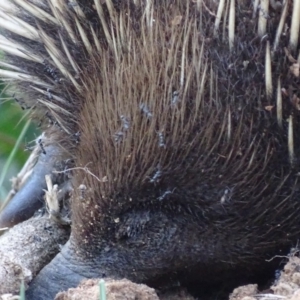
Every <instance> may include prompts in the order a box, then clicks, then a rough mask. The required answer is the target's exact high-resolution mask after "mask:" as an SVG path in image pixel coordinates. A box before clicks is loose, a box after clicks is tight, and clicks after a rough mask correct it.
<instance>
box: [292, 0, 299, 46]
mask: <svg viewBox="0 0 300 300" xmlns="http://www.w3.org/2000/svg"><path fill="white" fill-rule="evenodd" d="M299 27H300V0H294V1H293V15H292V22H291V35H290V47H291V49H292V50H296V48H297V46H298V38H299Z"/></svg>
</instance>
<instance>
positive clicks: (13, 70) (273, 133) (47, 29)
mask: <svg viewBox="0 0 300 300" xmlns="http://www.w3.org/2000/svg"><path fill="white" fill-rule="evenodd" d="M299 16H300V2H299V1H298V0H294V1H283V2H280V1H279V2H276V3H273V2H270V3H269V1H265V0H264V1H263V0H261V1H259V0H257V1H254V2H253V1H250V0H244V1H234V0H231V1H229V0H219V1H202V0H199V1H189V0H188V1H181V0H165V1H154V0H153V1H151V0H149V1H145V0H132V1H130V0H128V1H114V0H105V1H100V0H94V1H79V0H77V1H72V2H70V1H60V0H48V1H36V0H27V1H25V0H13V1H11V2H8V1H3V0H1V3H0V26H1V27H3V31H2V35H1V37H0V49H2V50H4V51H5V52H6V53H7V56H6V60H5V61H4V62H2V63H1V64H2V65H3V66H4V67H5V70H0V75H1V77H2V78H3V79H4V80H5V81H8V82H9V83H11V84H12V86H13V87H14V88H15V89H14V92H15V97H16V98H17V99H19V100H18V101H19V102H21V104H22V105H23V106H26V108H29V109H30V110H31V113H32V116H33V117H34V118H36V119H38V120H39V121H42V126H43V129H44V131H45V136H46V138H45V141H44V145H43V146H41V147H42V149H41V154H40V156H41V157H43V155H47V151H48V148H47V147H49V149H52V148H51V147H55V149H58V150H55V151H54V150H53V151H52V152H51V151H50V156H51V159H53V158H52V156H54V158H55V157H56V156H57V160H56V161H55V159H54V160H52V162H53V165H55V166H56V167H55V168H56V170H57V169H58V171H61V172H64V170H65V167H64V166H65V164H67V163H66V162H69V161H71V160H72V161H74V163H73V165H72V166H71V168H70V169H72V186H73V194H72V203H71V210H72V234H71V237H70V240H69V242H68V243H67V245H66V246H65V247H64V248H63V250H62V253H60V254H58V256H57V257H56V258H55V259H54V260H53V261H52V262H51V263H50V264H49V265H48V266H47V267H45V269H43V270H42V271H41V273H40V274H39V275H38V276H37V278H36V279H35V281H34V282H33V284H32V286H31V287H30V288H29V291H28V296H29V297H30V299H52V298H53V296H54V295H55V293H56V292H58V291H60V290H64V289H66V288H68V287H71V286H76V285H77V284H78V282H79V281H80V280H81V279H82V278H88V277H103V276H109V277H115V278H122V277H127V278H129V279H131V280H133V281H136V282H146V283H149V282H152V283H153V282H156V281H157V280H158V279H159V278H161V277H165V278H168V277H170V276H172V277H175V278H176V276H179V275H180V276H182V275H185V274H186V273H187V272H190V271H191V270H196V271H197V273H196V274H197V278H199V280H200V281H201V279H202V280H203V281H204V280H205V279H207V278H209V274H210V275H212V277H211V278H217V279H218V280H224V281H226V278H227V274H228V273H226V272H230V271H232V270H234V271H237V270H243V272H244V271H245V270H250V271H255V270H258V269H259V268H261V266H262V263H263V262H265V260H266V259H267V258H271V257H272V256H273V255H274V254H277V253H278V252H279V251H281V250H282V249H288V248H289V247H290V246H291V245H293V244H294V243H296V241H297V239H299V233H300V230H299V221H298V215H299V212H300V205H299V196H300V191H299V186H298V185H299V183H298V181H299V177H298V171H299V170H298V168H299V161H298V159H299V150H300V149H299V146H300V145H299V140H300V139H299V138H300V136H299V130H296V129H297V128H298V126H299V124H298V123H299V101H300V100H299V98H298V97H300V95H299V92H300V89H299V61H298V50H299V45H298V40H299V26H300V19H299V18H300V17H299ZM56 151H58V154H57V155H56V153H57V152H56ZM52 153H54V155H52ZM41 163H42V159H41ZM57 166H61V167H57ZM43 176H44V174H43ZM43 176H41V177H43ZM40 180H41V182H42V181H44V178H41V179H40ZM43 185H45V184H41V186H43ZM80 187H81V188H80ZM83 187H84V188H83ZM24 189H25V190H26V189H27V191H28V187H26V186H25V187H24ZM41 190H42V188H41ZM29 192H30V190H29ZM17 197H18V195H16V199H17ZM24 198H26V197H23V198H22V199H23V200H22V201H25V202H24V203H26V201H27V200H26V199H24ZM12 203H13V204H12V206H11V207H12V208H13V209H10V210H9V212H7V211H5V210H4V212H2V221H1V218H0V221H1V222H2V223H1V224H2V225H7V222H8V223H9V222H10V221H9V220H10V219H12V218H15V215H18V211H17V208H18V205H19V204H16V203H15V201H14V200H13V201H12ZM28 211H30V208H28ZM30 213H31V211H30ZM30 213H29V214H30ZM4 219H5V221H3V220H4ZM243 272H241V273H238V274H243ZM49 278H50V279H49ZM211 278H210V279H211ZM187 280H189V279H187Z"/></svg>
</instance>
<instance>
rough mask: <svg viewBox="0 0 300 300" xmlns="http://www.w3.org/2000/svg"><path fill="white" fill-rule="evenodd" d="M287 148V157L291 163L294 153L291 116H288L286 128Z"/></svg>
mask: <svg viewBox="0 0 300 300" xmlns="http://www.w3.org/2000/svg"><path fill="white" fill-rule="evenodd" d="M288 149H289V158H290V163H291V165H292V164H293V162H294V159H295V153H294V132H293V116H292V115H290V117H289V129H288Z"/></svg>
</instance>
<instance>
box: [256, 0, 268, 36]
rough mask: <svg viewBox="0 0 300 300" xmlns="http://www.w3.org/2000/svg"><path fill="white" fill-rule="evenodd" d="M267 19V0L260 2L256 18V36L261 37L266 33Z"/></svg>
mask: <svg viewBox="0 0 300 300" xmlns="http://www.w3.org/2000/svg"><path fill="white" fill-rule="evenodd" d="M268 17H269V0H261V1H260V7H259V17H258V36H260V37H262V36H264V35H265V34H266V32H267V21H268Z"/></svg>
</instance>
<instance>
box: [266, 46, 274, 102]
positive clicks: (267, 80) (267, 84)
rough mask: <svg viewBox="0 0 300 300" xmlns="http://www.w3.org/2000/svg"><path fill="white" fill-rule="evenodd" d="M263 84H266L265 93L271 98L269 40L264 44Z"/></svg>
mask: <svg viewBox="0 0 300 300" xmlns="http://www.w3.org/2000/svg"><path fill="white" fill-rule="evenodd" d="M265 84H266V95H267V97H268V98H271V97H272V94H273V86H272V67H271V50H270V42H269V41H268V42H267V45H266V59H265Z"/></svg>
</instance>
